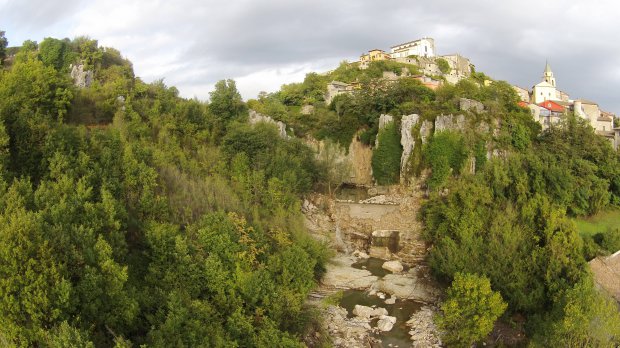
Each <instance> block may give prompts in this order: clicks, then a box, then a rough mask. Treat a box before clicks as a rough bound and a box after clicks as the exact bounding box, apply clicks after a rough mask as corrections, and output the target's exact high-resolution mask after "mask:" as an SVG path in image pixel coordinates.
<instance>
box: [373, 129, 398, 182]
mask: <svg viewBox="0 0 620 348" xmlns="http://www.w3.org/2000/svg"><path fill="white" fill-rule="evenodd" d="M378 140H379V146H377V148H376V149H375V150H374V151H373V152H372V173H373V176H374V177H375V180H377V183H378V184H379V185H390V184H396V183H398V181H399V179H400V157H401V154H402V152H403V149H402V147H401V146H400V136H399V134H398V129H397V128H396V123H394V122H390V123H388V124H387V125H386V126H385V128H383V129H382V130H381V131H380V132H379V139H378Z"/></svg>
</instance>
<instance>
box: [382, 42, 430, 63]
mask: <svg viewBox="0 0 620 348" xmlns="http://www.w3.org/2000/svg"><path fill="white" fill-rule="evenodd" d="M390 52H391V53H390V55H391V56H392V58H394V59H395V58H407V57H409V56H418V57H434V56H435V40H433V39H431V38H426V37H425V38H423V39H419V40H415V41H409V42H405V43H402V44H400V45H396V46H392V47H391V51H390Z"/></svg>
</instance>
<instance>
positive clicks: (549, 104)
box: [538, 100, 565, 112]
mask: <svg viewBox="0 0 620 348" xmlns="http://www.w3.org/2000/svg"><path fill="white" fill-rule="evenodd" d="M538 106H541V107H543V108H545V109H547V110H549V111H553V112H564V110H565V108H564V107H563V106H562V105H560V104H558V103H557V101H554V100H546V101H544V102H542V103H538Z"/></svg>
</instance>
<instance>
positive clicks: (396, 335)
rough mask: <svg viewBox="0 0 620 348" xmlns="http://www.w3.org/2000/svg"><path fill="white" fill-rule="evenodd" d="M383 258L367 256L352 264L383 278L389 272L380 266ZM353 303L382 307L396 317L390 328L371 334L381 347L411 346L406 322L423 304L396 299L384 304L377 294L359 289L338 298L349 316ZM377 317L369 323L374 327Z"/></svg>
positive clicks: (346, 292)
mask: <svg viewBox="0 0 620 348" xmlns="http://www.w3.org/2000/svg"><path fill="white" fill-rule="evenodd" d="M383 262H385V261H384V260H381V259H377V258H369V259H366V260H361V261H359V262H357V263H354V264H353V265H352V266H353V267H354V268H358V269H367V270H368V271H370V272H371V273H372V274H373V275H375V276H377V277H379V278H383V277H384V276H385V275H386V274H389V273H390V272H388V271H386V270H385V269H383V268H381V265H383ZM386 298H389V295H386ZM355 305H362V306H368V307H382V308H385V309H387V311H388V315H390V316H393V317H396V324H395V325H394V327H393V328H392V330H390V331H387V332H380V333H376V334H373V336H374V337H375V338H377V339H379V340H381V343H382V345H383V347H386V348H387V347H401V348H402V347H411V344H412V342H411V339H410V337H409V327H407V325H406V322H407V320H409V318H411V315H412V314H413V313H415V312H417V311H418V310H420V308H422V306H423V304H422V303H420V302H416V301H411V300H402V299H398V300H396V303H395V304H391V305H390V304H386V303H385V300H382V299H381V298H379V297H378V296H375V295H372V296H370V295H368V293H366V292H365V291H360V290H347V291H345V292H344V293H343V296H342V299H341V300H340V306H341V307H343V308H346V310H347V311H348V313H349V314H348V315H349V317H353V314H352V313H353V309H354V308H355ZM377 320H378V319H373V320H372V321H371V323H370V325H371V326H373V327H375V326H376V324H377Z"/></svg>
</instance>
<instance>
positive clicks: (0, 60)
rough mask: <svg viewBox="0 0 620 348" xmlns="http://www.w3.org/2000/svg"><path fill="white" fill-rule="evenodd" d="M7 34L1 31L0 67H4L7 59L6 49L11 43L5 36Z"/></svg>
mask: <svg viewBox="0 0 620 348" xmlns="http://www.w3.org/2000/svg"><path fill="white" fill-rule="evenodd" d="M4 34H5V32H4V31H2V30H0V66H2V65H4V60H5V59H6V48H7V46H8V45H9V41H8V40H7V39H6V37H5V36H4Z"/></svg>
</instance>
